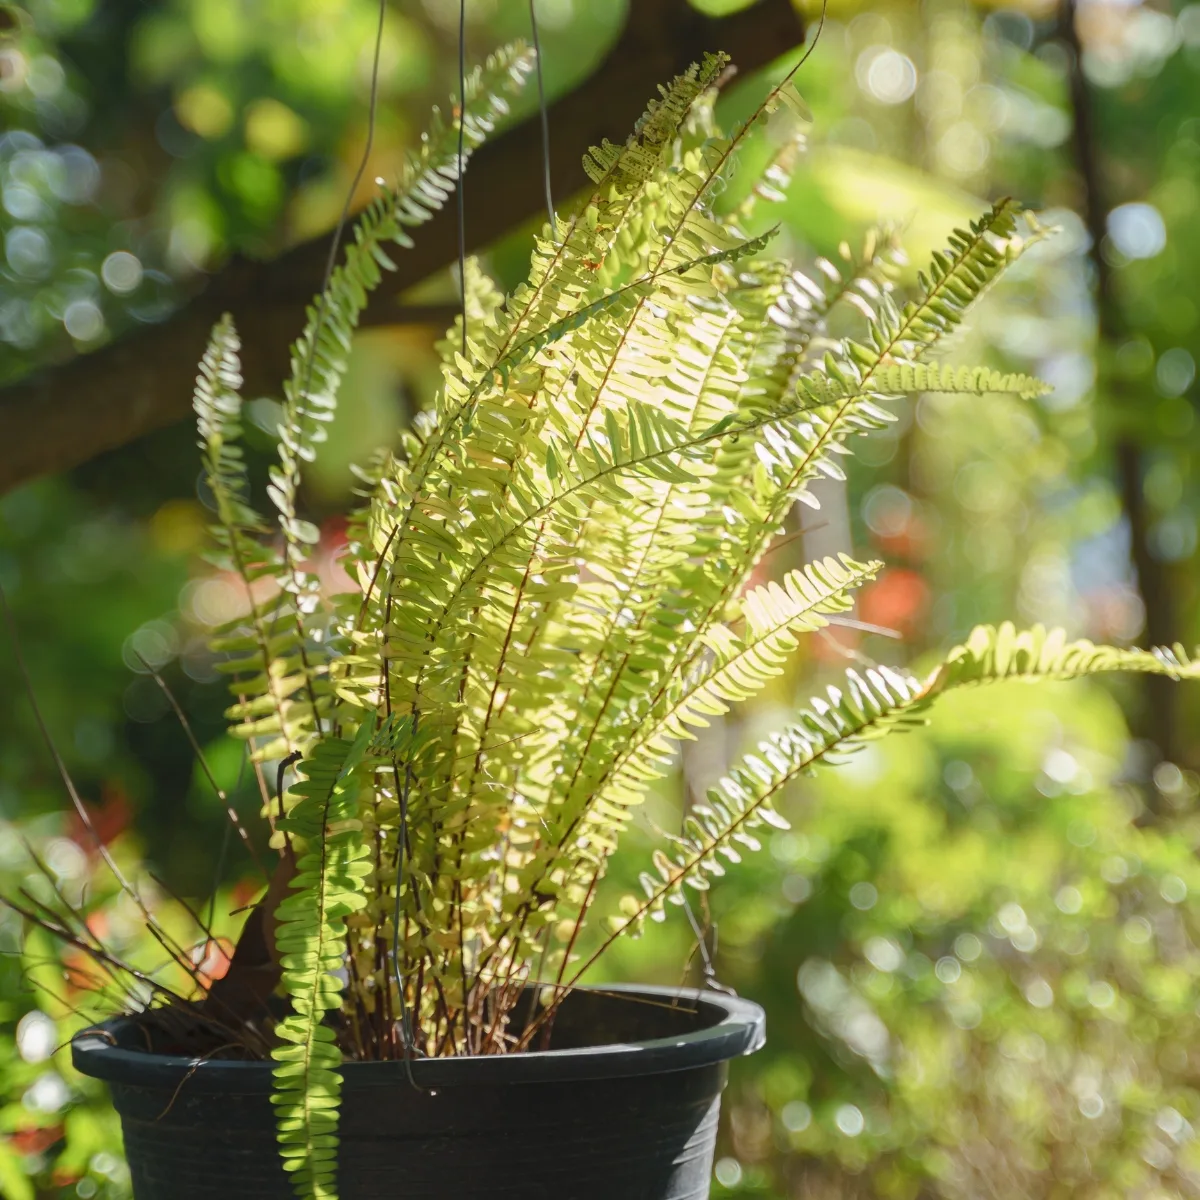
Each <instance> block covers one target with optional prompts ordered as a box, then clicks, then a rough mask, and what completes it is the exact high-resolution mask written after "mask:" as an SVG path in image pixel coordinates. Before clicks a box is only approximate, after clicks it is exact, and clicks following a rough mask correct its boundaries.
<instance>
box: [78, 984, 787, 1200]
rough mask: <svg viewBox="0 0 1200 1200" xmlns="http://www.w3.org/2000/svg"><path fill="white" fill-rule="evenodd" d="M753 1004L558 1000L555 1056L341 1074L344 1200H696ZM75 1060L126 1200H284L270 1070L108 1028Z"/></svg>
mask: <svg viewBox="0 0 1200 1200" xmlns="http://www.w3.org/2000/svg"><path fill="white" fill-rule="evenodd" d="M764 1028H765V1020H764V1016H763V1012H762V1009H761V1008H759V1007H758V1005H756V1004H752V1003H750V1002H749V1001H746V1000H742V999H739V998H737V997H733V996H724V995H719V994H717V993H713V992H697V991H695V990H691V989H688V990H684V991H679V990H676V989H667V988H647V987H638V988H633V987H623V986H622V987H613V988H606V989H604V990H603V991H599V990H595V989H586V988H580V989H577V990H576V991H574V992H572V993H571V995H570V996H569V997H567V999H566V1000H564V1001H563V1004H562V1007H561V1009H560V1012H559V1014H558V1016H557V1017H556V1020H555V1024H554V1031H553V1037H552V1039H551V1048H550V1049H549V1050H545V1051H539V1052H533V1053H528V1054H512V1055H497V1056H487V1057H479V1058H458V1059H453V1058H441V1059H427V1060H419V1061H415V1062H413V1063H412V1064H411V1066H412V1075H413V1081H414V1082H415V1083H416V1085H417V1086H416V1087H414V1086H413V1083H412V1082H410V1081H409V1078H408V1074H407V1072H406V1070H405V1065H404V1064H403V1063H400V1062H373V1063H347V1064H345V1065H344V1066H343V1067H342V1079H343V1085H342V1105H341V1115H340V1120H339V1130H338V1132H339V1138H340V1145H339V1186H338V1190H339V1194H340V1196H341V1197H342V1200H384V1198H385V1197H386V1198H387V1200H476V1198H479V1200H483V1198H484V1197H489V1198H490V1197H505V1196H511V1197H517V1196H519V1197H522V1200H705V1198H706V1197H707V1196H708V1194H709V1181H710V1178H711V1174H712V1160H713V1152H714V1149H715V1145H716V1133H717V1117H718V1114H719V1111H720V1104H721V1090H722V1088H723V1087H724V1084H725V1078H726V1071H727V1063H728V1060H729V1059H731V1058H736V1057H739V1056H741V1055H744V1054H750V1053H753V1052H754V1051H755V1050H757V1049H759V1047H760V1046H762V1044H763V1042H764V1040H765V1039H764ZM100 1030H102V1031H103V1032H102V1033H99V1032H98V1033H84V1034H81V1035H80V1036H78V1037H77V1038H76V1039H75V1041H74V1043H73V1045H72V1057H73V1060H74V1063H75V1066H76V1068H77V1069H78V1070H79V1071H81V1072H82V1073H83V1074H85V1075H91V1076H94V1077H95V1078H97V1079H103V1080H105V1081H106V1082H108V1084H109V1086H110V1088H111V1091H112V1097H113V1103H114V1105H115V1107H116V1109H117V1112H118V1113H119V1114H120V1117H121V1126H122V1130H123V1133H124V1137H125V1153H126V1156H127V1158H128V1160H129V1167H130V1172H131V1174H132V1177H133V1191H134V1197H135V1200H212V1198H215V1197H220V1198H221V1200H250V1198H251V1197H253V1198H254V1200H292V1197H293V1192H292V1189H291V1185H290V1183H289V1181H288V1177H287V1173H286V1172H285V1171H284V1170H283V1168H282V1167H281V1165H280V1162H279V1158H278V1154H277V1151H276V1146H275V1118H274V1113H273V1112H272V1109H271V1103H270V1093H271V1086H272V1085H271V1066H272V1064H270V1063H266V1062H225V1061H215V1060H214V1061H207V1062H205V1061H201V1062H197V1060H195V1059H189V1058H182V1057H171V1056H167V1055H159V1054H153V1053H148V1052H147V1051H146V1050H145V1049H144V1048H142V1047H143V1045H144V1039H143V1036H142V1034H141V1032H140V1030H139V1028H138V1026H137V1023H136V1021H135V1020H133V1019H131V1018H118V1019H115V1020H112V1021H109V1022H106V1023H105V1024H104V1025H103V1026H101V1027H100Z"/></svg>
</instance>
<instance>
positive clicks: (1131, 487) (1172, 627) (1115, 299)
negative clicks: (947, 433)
mask: <svg viewBox="0 0 1200 1200" xmlns="http://www.w3.org/2000/svg"><path fill="white" fill-rule="evenodd" d="M1059 34H1060V37H1061V38H1062V40H1063V42H1064V43H1065V45H1066V47H1067V50H1068V52H1069V53H1068V59H1069V71H1070V91H1071V106H1072V108H1073V110H1074V111H1073V116H1074V141H1073V146H1074V152H1075V165H1076V167H1077V169H1078V171H1079V174H1080V177H1081V180H1082V183H1083V187H1084V195H1083V213H1082V216H1083V219H1084V223H1085V224H1086V226H1087V231H1088V234H1089V237H1090V240H1091V245H1090V247H1089V250H1088V255H1089V257H1090V259H1091V262H1092V266H1093V268H1094V270H1095V281H1096V314H1097V323H1098V329H1097V334H1098V342H1099V350H1100V353H1099V355H1098V358H1099V370H1098V376H1097V386H1098V389H1099V391H1100V392H1101V394H1102V395H1104V396H1105V397H1106V398H1107V400H1108V402H1109V403H1110V404H1112V405H1113V406H1114V408H1115V409H1116V410H1117V412H1118V414H1122V415H1123V414H1128V413H1130V412H1132V411H1133V409H1134V405H1135V404H1136V403H1137V402H1138V400H1139V397H1138V396H1136V395H1134V394H1132V388H1131V385H1130V384H1129V383H1127V382H1124V381H1122V380H1120V379H1118V378H1116V376H1115V374H1114V373H1113V372H1112V371H1111V370H1110V369H1108V364H1109V363H1111V362H1112V359H1113V356H1114V353H1115V351H1116V349H1117V348H1118V347H1119V346H1120V345H1121V344H1122V342H1124V341H1125V340H1126V339H1127V338H1128V336H1129V334H1130V332H1131V331H1130V329H1129V327H1128V323H1127V321H1126V318H1125V313H1124V310H1123V308H1122V306H1121V298H1120V295H1119V292H1118V288H1117V280H1116V279H1115V278H1114V276H1113V271H1112V267H1111V266H1110V265H1109V263H1108V260H1107V259H1106V258H1105V257H1104V253H1103V250H1102V243H1103V239H1104V236H1105V231H1106V221H1107V217H1108V202H1107V197H1106V196H1105V193H1104V179H1103V168H1102V165H1101V162H1100V130H1099V129H1098V128H1097V120H1096V110H1095V106H1094V105H1093V103H1092V95H1091V89H1090V87H1089V85H1088V81H1087V78H1086V77H1085V75H1084V72H1083V49H1082V46H1081V45H1080V41H1079V30H1078V27H1077V24H1076V0H1061V3H1060V8H1059ZM1118 429H1119V433H1118V436H1117V441H1116V444H1115V446H1114V447H1113V458H1114V465H1115V467H1116V471H1117V478H1118V482H1119V486H1120V494H1121V504H1122V508H1123V510H1124V513H1125V519H1126V521H1127V522H1128V525H1129V550H1130V558H1131V560H1132V562H1133V567H1134V570H1135V572H1136V573H1137V587H1138V594H1139V595H1140V596H1141V600H1142V604H1143V606H1144V608H1145V611H1146V628H1145V641H1146V642H1147V644H1149V645H1153V646H1169V645H1171V644H1173V643H1174V642H1175V641H1176V640H1177V638H1178V623H1177V619H1176V613H1175V604H1174V599H1173V596H1172V590H1171V587H1172V584H1171V578H1170V572H1169V571H1168V569H1167V566H1166V564H1165V563H1163V562H1162V561H1161V560H1160V559H1158V558H1156V557H1155V555H1154V553H1153V551H1152V550H1151V548H1150V537H1149V517H1148V514H1147V511H1146V498H1145V491H1144V480H1145V474H1146V461H1145V460H1146V456H1145V451H1144V448H1143V447H1142V444H1141V442H1140V440H1139V439H1138V436H1137V433H1136V431H1135V430H1134V429H1133V428H1132V423H1131V422H1130V421H1128V420H1122V421H1120V423H1119V425H1118ZM1132 731H1133V733H1134V735H1135V736H1136V737H1139V738H1142V739H1144V740H1145V741H1147V742H1149V743H1151V744H1152V745H1154V746H1155V747H1156V748H1157V750H1158V752H1159V753H1160V754H1161V755H1162V757H1163V758H1165V759H1167V760H1168V761H1171V762H1181V761H1184V760H1185V759H1186V757H1187V755H1186V747H1185V745H1184V741H1183V739H1182V730H1181V728H1180V713H1179V695H1178V686H1177V685H1176V684H1175V683H1174V682H1173V681H1172V680H1171V679H1168V678H1167V677H1165V676H1146V677H1145V678H1144V679H1143V680H1142V703H1141V706H1140V711H1139V712H1137V713H1136V714H1135V715H1134V721H1133V730H1132ZM1150 794H1151V797H1152V798H1153V797H1154V796H1156V795H1157V792H1156V791H1155V790H1154V789H1150Z"/></svg>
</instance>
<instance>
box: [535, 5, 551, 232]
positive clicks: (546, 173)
mask: <svg viewBox="0 0 1200 1200" xmlns="http://www.w3.org/2000/svg"><path fill="white" fill-rule="evenodd" d="M529 24H530V27H531V28H532V30H533V52H534V55H535V57H536V58H537V83H538V108H539V110H540V111H541V115H542V182H543V184H544V185H545V188H546V216H547V217H548V218H549V221H550V236H551V237H552V238H554V239H555V240H556V241H557V240H558V220H557V218H556V217H555V215H554V192H553V190H552V189H551V187H550V114H549V113H548V112H547V110H546V82H545V80H544V78H543V77H542V43H541V39H540V38H539V37H538V22H537V0H529Z"/></svg>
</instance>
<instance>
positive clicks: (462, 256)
mask: <svg viewBox="0 0 1200 1200" xmlns="http://www.w3.org/2000/svg"><path fill="white" fill-rule="evenodd" d="M466 129H467V0H459V5H458V283H459V286H460V287H461V288H462V354H463V358H466V357H467V210H466V203H465V201H466V194H465V189H464V186H463V159H464V146H463V141H464V135H465V134H466Z"/></svg>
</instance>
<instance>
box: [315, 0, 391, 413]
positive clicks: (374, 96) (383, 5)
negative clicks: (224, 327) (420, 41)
mask: <svg viewBox="0 0 1200 1200" xmlns="http://www.w3.org/2000/svg"><path fill="white" fill-rule="evenodd" d="M386 15H387V0H379V23H378V25H377V27H376V29H375V57H374V59H373V60H372V62H371V98H370V104H369V107H368V109H367V142H366V145H365V146H363V152H362V158H361V159H360V160H359V163H358V170H357V171H355V173H354V181H353V182H352V183H351V184H350V189H349V191H347V193H346V202H345V204H343V205H342V212H341V215H340V216H339V217H338V223H337V225H336V226H335V227H334V230H333V237H332V238H331V239H330V242H329V257H328V258H327V259H326V260H325V275H324V277H323V278H322V280H321V299H320V302H319V304H318V306H317V322H316V327H315V328H314V329H313V339H312V344H311V345H310V346H309V348H308V358H307V361H306V362H305V364H304V382H303V385H302V388H301V396H302V397H305V398H306V397H307V396H308V389H309V388H310V387H312V375H313V370H314V369H315V367H316V359H317V343H318V342H319V341H320V340H321V327H322V326H323V325H324V324H325V310H326V307H327V301H326V298H325V297H326V293H327V292H328V291H329V281H330V280H331V279H332V278H333V268H334V267H335V266H336V265H337V255H338V250H339V249H340V248H341V245H342V234H343V233H345V231H346V222H347V221H348V220H349V219H350V206H351V205H352V204H353V203H354V196H355V193H356V192H357V191H358V185H359V184H360V183H361V182H362V177H363V175H364V174H365V173H366V170H367V164H368V163H369V162H370V161H371V147H372V145H373V144H374V142H375V115H376V110H377V108H378V105H379V56H380V52H381V50H382V47H383V23H384V18H385V17H386Z"/></svg>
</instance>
